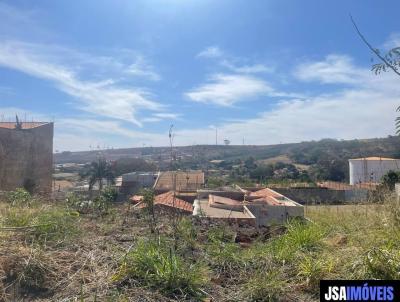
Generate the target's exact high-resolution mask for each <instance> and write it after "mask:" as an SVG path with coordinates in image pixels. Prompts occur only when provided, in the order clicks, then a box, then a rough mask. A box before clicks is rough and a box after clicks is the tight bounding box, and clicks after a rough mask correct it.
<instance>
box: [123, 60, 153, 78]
mask: <svg viewBox="0 0 400 302" xmlns="http://www.w3.org/2000/svg"><path fill="white" fill-rule="evenodd" d="M126 72H127V73H129V74H132V75H136V76H139V77H144V78H147V79H149V80H152V81H159V80H161V76H160V75H159V74H158V73H157V72H156V71H155V70H154V67H153V66H152V65H151V64H149V63H148V62H147V61H146V60H145V58H144V57H143V56H138V57H137V58H136V61H135V62H134V63H133V64H131V65H130V66H129V67H128V69H127V70H126Z"/></svg>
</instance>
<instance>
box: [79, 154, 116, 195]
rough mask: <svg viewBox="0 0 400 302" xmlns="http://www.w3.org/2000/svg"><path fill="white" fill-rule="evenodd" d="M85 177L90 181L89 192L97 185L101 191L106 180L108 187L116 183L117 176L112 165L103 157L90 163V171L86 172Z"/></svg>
mask: <svg viewBox="0 0 400 302" xmlns="http://www.w3.org/2000/svg"><path fill="white" fill-rule="evenodd" d="M85 176H86V177H87V178H88V180H89V191H92V189H93V186H94V185H95V184H96V183H98V185H99V190H100V191H101V190H102V189H103V184H104V183H103V181H104V180H106V182H107V185H111V184H114V183H115V176H114V173H113V170H112V167H111V164H110V163H109V162H107V161H106V159H105V158H102V157H100V158H98V159H97V161H93V162H91V163H90V166H89V170H88V171H86V173H85Z"/></svg>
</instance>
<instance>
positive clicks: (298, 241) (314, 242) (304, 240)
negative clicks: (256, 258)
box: [270, 220, 325, 260]
mask: <svg viewBox="0 0 400 302" xmlns="http://www.w3.org/2000/svg"><path fill="white" fill-rule="evenodd" d="M324 235H325V230H324V228H323V227H322V226H320V225H317V224H313V223H304V222H299V221H295V220H294V221H292V222H290V223H289V224H288V226H287V233H286V234H284V235H283V236H281V237H279V238H277V239H275V240H273V241H272V242H271V246H270V248H271V249H272V252H273V254H274V255H275V256H276V257H277V258H278V259H279V260H292V259H293V258H294V257H295V256H296V252H310V251H315V250H317V249H319V247H320V246H321V239H322V238H323V237H324Z"/></svg>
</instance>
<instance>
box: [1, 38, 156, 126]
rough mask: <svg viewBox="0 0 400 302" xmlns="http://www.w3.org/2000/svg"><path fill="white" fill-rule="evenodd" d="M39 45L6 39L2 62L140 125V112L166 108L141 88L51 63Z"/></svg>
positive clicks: (82, 105)
mask: <svg viewBox="0 0 400 302" xmlns="http://www.w3.org/2000/svg"><path fill="white" fill-rule="evenodd" d="M38 48H39V47H38V46H37V45H34V44H27V43H18V42H3V43H1V44H0V65H1V66H4V67H7V68H11V69H14V70H18V71H21V72H23V73H26V74H29V75H31V76H34V77H38V78H41V79H45V80H49V81H52V82H53V83H55V84H56V87H58V88H59V89H60V90H62V91H64V92H66V93H67V94H69V95H71V96H73V97H75V98H76V101H77V108H78V109H81V110H84V111H87V112H90V113H93V114H98V115H102V116H106V117H110V118H116V119H121V120H125V121H129V122H132V123H135V124H136V125H139V126H140V125H141V122H140V120H139V119H138V118H137V112H138V111H140V110H152V111H159V110H161V109H162V108H163V106H162V105H161V104H160V103H158V102H155V101H153V100H151V95H150V94H149V93H148V92H147V91H145V90H144V89H142V88H126V87H123V86H120V85H117V84H116V83H115V81H114V80H113V79H104V80H97V81H88V80H81V79H80V78H79V76H78V75H77V73H76V71H74V70H73V69H72V68H69V67H67V66H64V65H61V64H59V63H52V62H51V61H52V60H51V57H50V58H49V57H45V56H43V55H42V54H41V53H40V52H37V49H38ZM58 59H59V58H58Z"/></svg>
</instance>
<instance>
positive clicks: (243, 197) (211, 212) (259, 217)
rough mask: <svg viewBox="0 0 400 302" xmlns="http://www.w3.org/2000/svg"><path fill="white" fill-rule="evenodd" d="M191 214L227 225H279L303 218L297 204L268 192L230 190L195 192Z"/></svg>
mask: <svg viewBox="0 0 400 302" xmlns="http://www.w3.org/2000/svg"><path fill="white" fill-rule="evenodd" d="M193 215H196V216H199V217H207V218H209V219H218V220H222V219H223V220H225V221H227V222H228V223H233V222H234V223H238V224H243V223H246V224H249V225H254V226H269V225H273V224H283V223H285V222H286V221H287V220H288V219H290V218H295V217H298V218H304V208H303V206H302V205H301V204H299V203H297V202H295V201H293V200H291V199H289V198H287V197H286V196H284V195H282V194H280V193H278V192H276V191H274V190H272V189H270V188H265V189H260V190H257V191H255V192H251V191H246V190H243V189H240V188H239V189H238V188H232V190H231V191H229V190H226V189H225V190H224V191H208V192H207V190H199V193H198V198H197V199H196V200H195V203H194V211H193Z"/></svg>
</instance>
